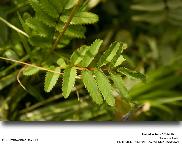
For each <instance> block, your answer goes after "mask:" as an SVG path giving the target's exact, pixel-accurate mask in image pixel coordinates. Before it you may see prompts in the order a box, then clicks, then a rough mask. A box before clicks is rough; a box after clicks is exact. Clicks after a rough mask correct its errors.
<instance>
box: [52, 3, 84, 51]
mask: <svg viewBox="0 0 182 150" xmlns="http://www.w3.org/2000/svg"><path fill="white" fill-rule="evenodd" d="M80 1H81V0H78V1H77V4H76V5H75V7H74V8H73V9H72V11H71V13H70V15H69V18H68V20H67V22H66V23H65V24H64V27H63V31H62V32H61V33H60V34H59V35H58V37H57V39H56V40H55V42H54V43H53V46H52V48H51V49H50V51H54V50H55V49H56V47H57V46H58V44H59V42H60V40H61V39H62V38H63V36H64V33H65V32H66V30H67V28H68V27H69V25H70V23H71V20H72V19H73V17H74V15H75V13H76V10H77V9H78V8H79V5H80Z"/></svg>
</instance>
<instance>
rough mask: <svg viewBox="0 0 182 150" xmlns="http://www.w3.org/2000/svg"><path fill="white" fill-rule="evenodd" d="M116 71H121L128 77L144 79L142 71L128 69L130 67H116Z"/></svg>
mask: <svg viewBox="0 0 182 150" xmlns="http://www.w3.org/2000/svg"><path fill="white" fill-rule="evenodd" d="M117 72H120V73H122V74H124V75H126V76H128V77H131V78H136V79H140V80H145V75H143V74H142V73H140V72H137V71H133V70H130V69H128V68H125V67H121V68H118V69H117Z"/></svg>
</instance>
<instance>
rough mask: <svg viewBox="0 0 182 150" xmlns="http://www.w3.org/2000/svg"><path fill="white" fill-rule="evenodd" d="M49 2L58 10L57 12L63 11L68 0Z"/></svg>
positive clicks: (52, 0)
mask: <svg viewBox="0 0 182 150" xmlns="http://www.w3.org/2000/svg"><path fill="white" fill-rule="evenodd" d="M49 1H50V3H51V4H52V5H53V6H54V8H55V9H56V10H57V11H58V13H59V14H61V13H62V12H63V9H64V7H65V5H66V3H67V2H68V0H61V1H60V0H49Z"/></svg>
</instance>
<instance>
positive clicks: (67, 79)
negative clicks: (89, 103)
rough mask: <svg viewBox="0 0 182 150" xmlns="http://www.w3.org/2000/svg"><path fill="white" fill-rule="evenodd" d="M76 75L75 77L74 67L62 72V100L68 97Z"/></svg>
mask: <svg viewBox="0 0 182 150" xmlns="http://www.w3.org/2000/svg"><path fill="white" fill-rule="evenodd" d="M76 75H77V70H76V68H75V67H72V68H66V69H65V70H64V75H63V87H62V90H63V96H64V98H68V96H69V95H70V93H71V90H72V88H73V86H74V84H75V78H76Z"/></svg>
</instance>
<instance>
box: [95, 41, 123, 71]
mask: <svg viewBox="0 0 182 150" xmlns="http://www.w3.org/2000/svg"><path fill="white" fill-rule="evenodd" d="M119 48H120V43H119V42H114V43H112V44H111V45H110V47H109V48H108V49H107V50H106V51H105V52H104V54H103V55H102V56H101V58H100V59H99V62H98V65H97V66H98V67H102V66H103V65H106V64H107V63H108V62H111V61H112V59H113V58H114V56H115V55H116V53H117V51H118V50H119Z"/></svg>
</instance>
